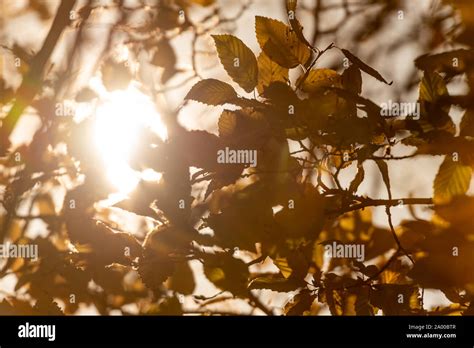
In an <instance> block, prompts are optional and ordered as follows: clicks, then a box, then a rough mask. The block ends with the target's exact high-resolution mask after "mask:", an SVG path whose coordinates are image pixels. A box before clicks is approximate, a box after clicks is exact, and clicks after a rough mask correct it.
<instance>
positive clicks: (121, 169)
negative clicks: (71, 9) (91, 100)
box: [94, 86, 167, 194]
mask: <svg viewBox="0 0 474 348" xmlns="http://www.w3.org/2000/svg"><path fill="white" fill-rule="evenodd" d="M143 127H150V129H151V130H152V131H154V132H155V133H156V134H158V135H159V137H160V138H161V139H166V137H167V131H166V127H165V125H164V124H163V122H162V120H161V118H160V115H159V114H158V113H157V111H156V108H155V106H154V104H153V101H152V100H150V98H149V97H147V96H146V95H145V94H143V93H142V92H140V91H139V90H138V89H137V88H135V87H133V86H129V87H128V88H127V89H126V90H122V91H114V92H110V93H107V95H106V96H105V97H104V100H103V101H102V102H101V104H100V105H99V106H98V108H97V114H96V123H95V129H94V138H95V139H94V140H95V142H96V145H97V148H98V150H99V151H100V153H101V156H102V158H103V160H104V162H105V165H106V168H107V176H108V177H109V180H110V181H111V183H112V184H113V185H114V186H115V187H116V188H117V190H118V192H119V193H122V194H127V193H129V192H131V191H132V190H133V189H134V188H135V186H136V185H137V184H138V182H139V181H140V179H143V180H159V179H160V177H161V176H160V174H159V173H156V172H155V171H153V170H151V169H147V170H145V171H143V172H142V173H140V172H137V171H135V170H133V169H132V168H130V166H129V165H128V163H129V160H130V159H131V157H132V156H133V155H134V154H133V149H134V147H135V146H136V145H137V142H138V141H139V133H140V129H141V128H143Z"/></svg>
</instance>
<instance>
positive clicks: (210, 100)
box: [184, 79, 238, 105]
mask: <svg viewBox="0 0 474 348" xmlns="http://www.w3.org/2000/svg"><path fill="white" fill-rule="evenodd" d="M184 99H185V100H194V101H197V102H200V103H204V104H208V105H223V104H226V103H233V102H235V101H236V100H237V99H238V96H237V93H236V92H235V90H234V89H233V88H232V86H231V85H229V84H228V83H225V82H222V81H219V80H216V79H207V80H202V81H199V82H198V83H196V84H195V85H194V86H193V87H192V88H191V90H190V91H189V93H188V94H187V95H186V97H184Z"/></svg>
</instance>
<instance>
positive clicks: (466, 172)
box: [434, 157, 472, 203]
mask: <svg viewBox="0 0 474 348" xmlns="http://www.w3.org/2000/svg"><path fill="white" fill-rule="evenodd" d="M471 176H472V168H471V167H470V166H466V165H463V164H462V163H461V162H455V161H453V160H452V159H451V158H450V157H446V158H445V160H444V162H443V163H442V164H441V166H440V167H439V171H438V174H437V175H436V178H435V181H434V200H435V202H436V203H442V202H446V201H450V200H451V198H452V197H454V196H458V195H463V194H465V193H466V192H467V190H468V189H469V183H470V182H471Z"/></svg>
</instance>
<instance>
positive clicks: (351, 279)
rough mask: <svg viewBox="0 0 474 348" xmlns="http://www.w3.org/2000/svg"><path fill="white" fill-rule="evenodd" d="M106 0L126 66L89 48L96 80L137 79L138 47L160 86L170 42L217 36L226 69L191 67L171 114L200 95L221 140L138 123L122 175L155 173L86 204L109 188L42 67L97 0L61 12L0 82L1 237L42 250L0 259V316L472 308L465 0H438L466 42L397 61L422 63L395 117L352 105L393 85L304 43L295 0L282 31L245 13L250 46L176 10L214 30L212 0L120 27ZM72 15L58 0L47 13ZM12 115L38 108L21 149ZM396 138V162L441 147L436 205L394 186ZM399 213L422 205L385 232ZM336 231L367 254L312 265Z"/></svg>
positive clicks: (172, 121)
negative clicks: (406, 107)
mask: <svg viewBox="0 0 474 348" xmlns="http://www.w3.org/2000/svg"><path fill="white" fill-rule="evenodd" d="M382 2H383V3H384V4H385V5H383V6H382V7H381V8H382V10H381V12H380V14H379V15H380V16H381V17H380V18H384V16H387V14H388V13H390V12H391V11H394V10H396V9H397V8H398V7H397V6H398V2H397V1H378V2H377V1H371V2H370V1H366V3H367V6H371V5H374V4H375V5H377V3H382ZM30 3H31V4H32V5H33V4H36V6H39V5H38V3H41V2H37V1H31V2H30ZM111 3H112V4H113V5H112V4H111V5H110V6H118V10H119V12H120V13H121V15H122V19H121V21H120V25H122V26H124V27H126V30H124V31H125V32H126V33H127V35H129V43H128V46H127V47H128V49H129V51H130V52H131V54H130V55H131V57H135V58H136V60H135V61H134V59H133V58H128V59H127V60H126V61H123V60H122V61H120V60H118V59H116V57H113V56H112V55H109V54H108V52H107V51H106V52H105V53H104V54H103V56H102V57H101V58H100V61H99V62H98V64H97V69H98V70H99V71H100V76H101V79H102V83H103V85H104V86H105V88H106V89H107V90H109V91H112V90H121V89H126V88H127V86H128V85H129V84H130V82H131V81H132V80H135V81H136V80H138V81H140V76H138V74H137V73H136V70H134V69H133V65H134V64H143V63H138V58H137V57H138V56H139V55H140V52H147V53H148V57H149V64H151V65H152V66H154V69H161V71H162V75H161V81H160V83H161V84H163V85H164V86H166V84H167V83H168V81H170V80H173V78H174V77H175V76H176V75H179V74H180V73H181V71H180V70H181V68H182V67H181V66H180V65H179V64H178V63H177V57H178V56H179V55H180V54H181V53H180V51H179V50H178V49H176V47H174V46H173V45H172V39H173V38H174V37H175V36H179V35H185V34H188V33H191V34H192V35H194V37H195V38H197V37H199V36H200V35H206V34H213V35H212V36H210V37H211V38H212V40H213V42H214V44H215V50H214V51H213V52H212V54H214V55H217V57H218V59H219V61H220V67H221V69H224V70H225V72H226V73H227V74H228V77H229V79H224V80H225V81H223V80H221V79H217V78H201V74H199V73H198V72H197V70H196V67H195V66H193V69H194V73H195V74H194V75H193V76H191V80H190V81H192V82H193V84H192V86H191V87H190V88H189V91H188V93H187V94H186V96H185V98H184V100H183V107H184V106H189V105H193V104H195V103H196V102H198V103H201V104H205V105H208V106H209V107H210V108H215V107H218V108H222V110H223V111H222V113H221V115H220V117H219V119H218V123H217V124H216V125H215V126H216V129H217V132H215V133H211V132H208V131H204V130H188V129H185V128H184V127H183V126H182V125H181V124H180V123H179V121H178V117H177V115H178V113H179V110H176V111H168V112H163V115H162V117H163V119H164V122H165V124H166V126H167V127H168V133H169V135H168V138H167V139H166V140H163V139H162V138H160V137H159V136H157V135H156V134H155V133H153V132H151V131H150V130H148V129H143V130H142V134H141V136H140V143H139V144H138V145H137V149H135V152H134V155H133V159H132V160H131V161H130V162H131V163H130V165H131V166H132V168H133V169H135V170H137V171H142V170H144V169H153V170H154V171H156V172H158V173H161V174H162V177H161V179H160V180H155V181H145V180H143V181H141V182H140V183H139V184H138V186H137V187H136V189H135V190H134V191H133V192H131V193H130V194H129V197H128V198H127V199H125V200H122V201H120V202H118V203H115V205H114V207H113V208H109V207H107V208H104V207H103V206H102V205H100V204H99V202H101V201H103V200H105V199H107V198H108V197H109V194H111V193H113V192H114V187H112V185H111V184H110V181H109V180H108V179H107V178H106V176H105V175H104V173H105V171H106V168H104V165H103V161H102V160H101V159H100V158H99V157H100V156H99V155H98V152H97V150H96V149H95V148H94V145H93V144H92V142H91V141H90V134H91V127H92V124H93V122H92V120H91V118H86V119H85V120H82V121H81V122H75V121H74V120H73V119H72V118H67V117H55V106H56V105H57V102H58V101H60V100H58V99H57V98H59V90H61V89H62V88H63V87H64V84H65V83H66V82H65V81H63V79H62V76H61V75H60V74H58V75H54V76H52V75H51V74H49V75H48V71H47V69H46V67H47V64H46V63H47V60H48V57H49V56H50V54H51V52H52V50H53V48H54V45H55V42H56V41H57V40H58V37H59V35H60V33H61V31H62V30H64V29H65V28H66V27H69V28H75V29H76V30H78V31H81V30H82V28H83V26H84V25H85V23H87V21H88V18H89V16H90V15H91V13H94V11H97V10H98V9H97V8H94V6H95V5H93V2H86V5H84V7H82V8H80V9H77V8H76V11H77V10H78V11H77V13H78V15H77V17H75V18H73V19H70V20H66V19H64V18H63V17H61V18H60V19H58V20H55V21H54V23H53V27H54V30H59V32H58V33H57V37H56V38H54V37H52V40H53V41H52V42H49V41H47V42H46V43H45V46H43V49H41V50H40V51H39V52H36V53H34V55H33V56H32V57H25V59H26V62H25V63H28V68H27V69H26V71H25V72H23V73H22V74H23V82H22V84H21V86H20V87H19V88H18V89H16V90H12V89H11V88H10V87H9V86H8V85H7V84H6V83H3V84H2V85H1V88H2V92H1V102H2V104H3V105H4V106H5V108H4V109H5V110H6V111H5V112H2V117H3V118H2V121H3V122H2V129H1V135H2V142H1V143H2V149H1V150H2V155H3V156H4V157H3V158H2V162H1V166H2V175H1V178H0V184H1V185H2V187H4V190H3V194H2V207H3V209H2V215H1V216H0V222H1V229H0V239H1V240H2V242H6V241H9V242H12V243H16V244H37V245H38V246H39V259H38V260H37V261H33V260H26V259H25V260H21V259H13V258H12V259H8V260H6V262H5V263H4V264H3V265H2V267H1V270H0V276H2V277H6V276H7V275H12V274H14V275H15V276H16V278H15V279H14V281H15V287H14V293H12V294H8V295H7V296H5V298H4V299H3V301H2V302H0V313H1V314H62V313H65V314H73V313H76V312H77V310H78V309H79V308H80V306H81V305H89V306H92V307H94V308H96V309H97V311H98V312H99V313H101V314H110V313H111V312H112V311H114V310H118V311H120V313H124V314H127V313H129V309H127V307H126V305H129V304H133V305H136V308H135V309H134V310H135V312H133V311H132V312H133V313H139V314H163V315H166V314H186V313H191V312H192V313H196V312H198V313H203V314H220V313H224V314H225V313H229V312H230V313H235V314H238V313H243V312H245V310H246V308H248V306H250V307H251V308H254V309H255V312H254V311H252V312H251V313H252V314H253V313H262V312H263V313H265V314H268V315H272V314H285V315H316V314H318V313H319V312H320V311H321V309H322V308H328V309H329V312H330V313H331V314H332V315H375V314H384V315H427V314H465V315H467V314H472V313H473V305H472V299H473V297H474V262H473V261H474V219H473V218H472V211H473V209H474V198H473V197H470V196H467V195H466V193H467V192H468V189H469V184H470V181H471V178H472V168H474V157H473V150H474V142H473V137H474V113H473V112H474V107H473V104H472V101H473V100H474V99H473V95H472V91H473V90H474V71H473V61H474V52H473V50H472V48H471V46H472V45H473V41H472V40H473V39H472V38H473V37H474V36H473V35H472V31H473V30H474V29H473V28H474V19H473V18H474V10H473V9H472V5H471V4H470V0H462V1H460V0H458V1H456V2H455V3H456V4H455V5H456V8H454V9H453V8H452V7H451V5H452V4H451V2H450V1H445V4H444V5H445V7H444V8H445V9H447V11H450V15H451V16H453V18H457V19H458V20H461V21H462V23H463V29H462V30H461V31H460V33H458V34H456V36H455V40H456V42H457V45H459V47H462V48H455V49H453V50H446V51H443V52H441V53H433V54H432V53H428V54H425V55H423V56H421V57H419V58H418V59H416V61H415V62H409V63H406V64H410V65H413V67H416V69H417V70H418V71H419V76H420V78H419V81H418V82H419V97H418V102H419V103H420V114H419V115H418V116H419V117H416V115H408V116H407V117H405V118H400V117H384V116H382V109H381V107H380V106H379V105H378V104H377V103H376V102H374V101H372V100H370V99H369V98H367V97H366V96H364V93H363V91H364V86H365V84H366V83H368V81H370V83H373V84H379V85H380V86H384V87H387V88H393V85H392V83H391V81H389V80H388V79H386V78H385V77H384V76H382V74H381V73H379V72H378V71H377V70H376V69H375V68H374V67H371V66H369V65H368V64H367V63H365V62H364V60H362V59H361V58H359V57H358V56H357V55H355V54H354V53H351V51H350V50H347V49H345V48H343V47H337V46H336V45H335V44H330V45H328V46H326V47H322V48H321V47H318V46H317V41H316V42H313V39H312V38H311V39H309V38H308V37H307V31H306V30H303V26H302V24H301V23H300V21H299V19H298V18H299V17H298V14H299V13H300V11H304V10H305V8H304V7H303V8H302V9H300V8H299V7H298V4H297V3H296V1H295V0H293V1H287V3H286V4H285V5H286V6H287V8H286V10H287V13H288V21H287V22H283V21H281V20H277V19H273V18H267V17H264V16H260V15H257V16H255V31H254V32H255V35H256V42H258V45H259V47H260V52H254V51H253V50H252V49H251V48H249V46H248V45H247V44H246V43H245V42H243V41H242V40H241V39H239V38H238V37H236V36H234V35H232V34H222V33H221V34H218V33H217V32H218V31H216V33H214V31H213V27H204V28H202V27H200V28H199V27H198V25H197V24H196V23H193V22H192V21H191V20H190V19H189V16H188V12H189V11H192V10H194V9H196V8H198V9H199V10H203V11H204V10H209V9H210V12H211V14H210V16H212V13H214V16H215V19H216V20H215V21H216V22H217V24H215V25H217V26H218V25H220V24H221V23H225V22H228V21H232V20H233V19H229V18H228V17H222V12H225V10H224V8H223V7H221V6H220V4H219V3H218V2H217V1H213V0H207V1H204V0H174V1H158V2H156V4H155V3H154V4H153V5H150V6H147V9H146V11H149V13H150V17H149V18H148V17H147V18H148V20H146V21H144V22H143V23H142V24H141V25H142V26H139V27H133V26H129V27H127V18H128V16H131V14H132V13H133V12H134V11H139V10H140V9H141V8H140V7H138V8H133V9H127V8H121V7H120V6H122V5H117V4H115V3H114V2H111ZM318 3H319V2H318ZM387 4H388V5H387ZM375 5H374V6H375ZM73 6H74V1H64V2H63V3H62V4H61V5H60V7H59V9H58V13H59V14H58V16H64V15H65V14H68V13H69V12H70V11H71V9H73ZM305 6H306V5H305ZM245 9H246V7H245V6H244V8H243V9H242V11H244V10H245ZM36 10H37V11H43V12H44V11H46V9H44V8H43V9H41V8H37V9H36ZM213 11H214V12H213ZM43 14H44V15H45V16H49V15H48V13H47V11H46V12H45V13H43ZM66 17H67V18H69V16H66ZM56 18H58V17H56ZM377 18H378V17H377ZM379 21H381V19H379ZM341 25H342V24H341ZM381 26H382V23H379V22H377V21H376V20H374V19H372V21H371V23H370V25H368V26H367V27H366V31H365V32H360V33H358V35H359V36H361V37H365V38H368V37H370V36H371V35H373V34H374V33H375V32H377V30H378V28H380V27H381ZM469 33H470V34H469ZM321 35H322V34H321ZM53 36H54V35H53ZM315 37H318V35H316V36H315ZM196 40H197V39H196ZM77 44H80V42H78V43H77ZM48 45H52V46H51V47H48ZM109 45H111V46H113V44H111V43H110V42H109ZM111 46H109V47H108V49H110V48H111ZM456 47H458V46H456ZM17 49H18V48H17ZM430 49H431V48H430ZM428 51H429V50H428ZM329 53H332V54H337V55H339V60H338V62H339V64H337V65H336V66H322V65H321V64H320V61H321V60H322V57H323V56H325V55H327V54H329ZM193 54H196V53H195V52H194V53H193ZM131 62H133V64H132V63H131ZM193 62H194V59H193ZM194 64H195V63H194ZM460 77H461V78H463V79H465V80H466V83H467V87H468V88H467V89H466V91H465V92H464V93H463V94H450V93H449V92H448V87H449V84H450V82H451V81H452V80H453V79H456V78H460ZM388 86H390V87H388ZM165 88H166V87H165ZM143 90H144V92H145V93H148V94H150V95H154V96H156V94H157V93H158V92H157V90H156V89H155V90H147V88H143ZM74 98H75V100H76V102H78V103H79V102H80V103H93V102H94V100H96V99H97V98H100V97H99V96H98V95H97V94H96V92H95V91H93V90H91V89H89V88H88V87H87V88H83V89H80V90H79V91H77V93H76V95H75V96H74ZM27 106H31V107H32V108H34V109H35V110H36V111H37V113H38V115H39V116H40V119H41V127H40V128H39V129H38V130H37V131H36V133H35V135H34V136H33V138H32V140H31V142H30V143H29V144H28V145H21V146H20V147H17V148H14V147H13V146H12V145H11V144H10V142H9V140H8V136H9V135H10V133H11V132H12V129H13V128H14V126H15V125H16V124H17V121H18V119H19V118H20V115H22V114H23V113H24V112H25V110H26V108H27ZM455 107H456V108H462V109H463V110H465V112H464V115H463V117H462V121H461V123H460V127H456V124H455V122H454V121H453V119H452V116H451V114H450V113H451V112H452V109H453V108H455ZM130 116H131V117H133V115H130ZM400 143H401V144H404V145H406V146H409V147H410V149H411V155H409V156H408V157H409V158H414V159H416V158H417V157H418V156H443V158H444V160H443V162H442V164H441V166H440V168H439V172H438V173H437V174H436V177H435V179H434V182H433V192H434V193H433V196H432V197H408V198H403V197H402V198H401V199H400V198H399V197H395V196H393V195H392V184H393V182H392V181H393V178H392V176H391V173H390V163H391V161H398V160H400V159H399V158H397V156H395V155H393V154H392V149H393V148H394V147H395V146H397V145H399V144H400ZM226 148H229V149H235V150H246V151H248V150H255V151H256V153H257V159H258V160H257V162H256V166H249V165H247V164H245V163H218V161H217V153H218V151H219V150H222V149H226ZM368 162H371V163H373V164H374V165H375V166H376V168H378V171H379V175H380V178H381V181H382V182H383V185H384V187H385V189H386V191H385V192H386V198H384V199H381V198H380V197H367V196H366V195H364V194H360V191H359V188H360V185H361V184H362V183H363V182H364V181H366V180H370V179H371V178H370V177H368V175H367V173H366V168H367V167H366V166H364V164H367V163H368ZM410 163H416V161H415V162H410ZM350 166H352V167H353V168H354V169H355V171H354V176H353V178H352V179H351V181H350V183H349V185H343V184H342V183H341V180H340V174H341V171H342V170H344V169H346V168H349V167H350ZM58 197H59V198H58ZM398 205H403V206H411V205H425V206H426V207H427V208H428V209H430V210H431V211H432V212H433V215H432V218H431V219H426V220H425V219H421V218H418V217H417V216H415V215H414V216H413V219H410V220H406V221H403V222H402V223H401V224H400V225H398V226H394V224H393V221H392V215H393V214H395V213H394V210H395V209H397V206H398ZM375 206H379V207H380V206H382V207H385V213H386V218H387V226H388V227H386V228H384V227H380V226H376V225H374V223H373V218H372V210H371V209H372V207H375ZM25 207H27V208H26V209H25ZM25 211H26V213H25ZM113 211H120V212H121V213H124V211H126V212H130V213H134V214H135V215H134V214H128V215H133V217H134V218H137V216H139V217H140V218H139V220H140V221H141V223H142V225H141V227H140V228H139V229H140V231H142V234H139V233H131V232H130V231H128V230H127V228H126V227H124V226H125V225H124V226H121V225H120V223H118V222H116V221H114V219H113V217H112V215H113V213H112V212H113ZM125 214H126V213H125ZM145 218H146V219H145ZM39 222H42V223H43V224H45V225H46V226H47V233H46V234H41V235H36V236H35V237H29V234H28V233H27V231H28V230H29V229H32V228H33V229H34V228H38V227H36V226H38V223H39ZM333 242H335V243H338V244H340V245H351V244H352V245H354V244H355V245H361V246H363V247H364V250H365V260H363V262H361V261H358V260H356V259H354V258H347V257H345V258H328V257H327V256H325V255H324V250H325V245H328V244H332V243H333ZM367 261H370V262H367ZM191 265H193V267H191ZM202 277H205V278H207V280H209V281H210V282H211V283H212V284H213V285H214V286H215V288H216V296H210V297H208V296H203V295H201V294H200V293H199V292H198V291H197V288H198V287H197V286H196V284H197V283H199V279H200V278H202ZM424 289H437V290H440V291H442V292H443V293H444V294H445V296H446V297H447V298H448V299H449V300H450V301H451V302H452V304H451V305H450V306H446V307H437V308H436V309H433V310H431V309H427V308H425V307H424V306H423V296H424V294H423V292H424ZM278 295H280V296H281V295H285V301H284V305H283V308H274V306H272V305H271V304H270V305H268V303H267V302H268V301H266V299H268V298H271V297H275V296H278ZM233 300H240V301H234V302H232V301H233ZM229 301H230V302H229ZM224 302H225V304H224V305H223V307H219V305H220V304H221V303H224ZM189 308H193V309H189ZM195 308H198V309H195ZM229 308H230V309H229ZM242 308H243V309H242Z"/></svg>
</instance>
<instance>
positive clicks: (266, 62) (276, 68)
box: [257, 52, 288, 94]
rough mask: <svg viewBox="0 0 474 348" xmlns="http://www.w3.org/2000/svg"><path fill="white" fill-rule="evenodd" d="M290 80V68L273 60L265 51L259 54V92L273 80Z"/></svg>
mask: <svg viewBox="0 0 474 348" xmlns="http://www.w3.org/2000/svg"><path fill="white" fill-rule="evenodd" d="M287 80H288V69H287V68H284V67H282V66H280V65H278V64H277V63H275V62H274V61H273V60H271V59H270V58H269V57H268V56H267V55H266V54H265V52H262V53H260V55H259V56H258V85H257V90H258V93H260V94H262V93H263V91H264V89H265V87H268V86H269V85H270V84H271V83H272V82H275V81H281V82H286V81H287Z"/></svg>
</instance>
